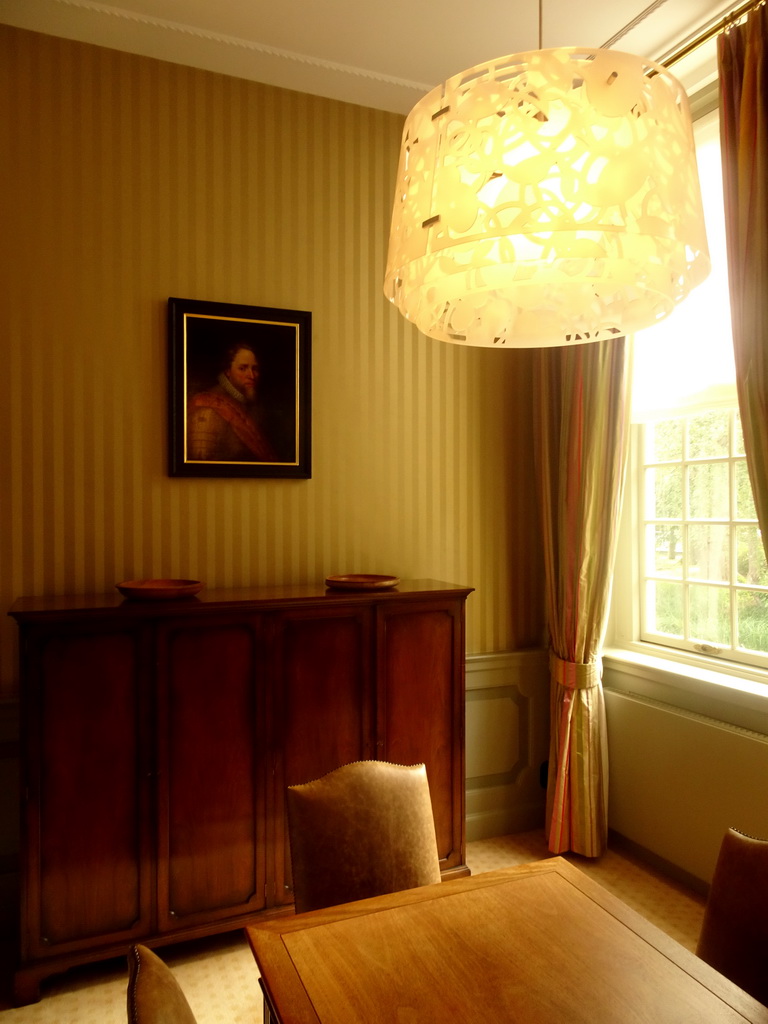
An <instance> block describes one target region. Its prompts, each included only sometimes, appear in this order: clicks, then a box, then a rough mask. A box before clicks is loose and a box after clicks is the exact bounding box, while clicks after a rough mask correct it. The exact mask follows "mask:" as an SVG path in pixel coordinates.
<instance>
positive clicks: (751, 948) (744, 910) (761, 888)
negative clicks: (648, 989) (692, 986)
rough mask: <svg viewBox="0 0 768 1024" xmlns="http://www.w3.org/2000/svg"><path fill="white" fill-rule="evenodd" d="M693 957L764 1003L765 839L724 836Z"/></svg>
mask: <svg viewBox="0 0 768 1024" xmlns="http://www.w3.org/2000/svg"><path fill="white" fill-rule="evenodd" d="M696 955H697V956H699V957H701V959H702V960H706V961H707V963H708V964H710V965H711V966H712V967H714V968H715V970H717V971H719V972H720V973H721V974H724V975H725V976H726V977H727V978H730V979H731V981H733V982H735V984H737V985H738V986H739V988H743V989H744V990H745V991H746V992H749V994H750V995H752V996H754V997H755V999H757V1000H759V1001H760V1002H761V1003H764V1004H766V1005H768V840H765V839H755V838H754V837H753V836H748V835H745V834H744V833H743V832H739V831H738V830H737V829H735V828H729V829H728V831H727V832H726V834H725V836H724V837H723V841H722V843H721V846H720V852H719V854H718V858H717V863H716V864H715V871H714V874H713V876H712V884H711V886H710V890H709V896H708V898H707V904H706V908H705V910H704V920H703V922H702V926H701V933H700V935H699V942H698V945H697V947H696Z"/></svg>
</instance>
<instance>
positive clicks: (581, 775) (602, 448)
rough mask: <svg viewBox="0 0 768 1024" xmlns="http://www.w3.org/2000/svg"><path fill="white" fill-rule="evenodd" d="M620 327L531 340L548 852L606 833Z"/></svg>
mask: <svg viewBox="0 0 768 1024" xmlns="http://www.w3.org/2000/svg"><path fill="white" fill-rule="evenodd" d="M629 363H630V359H629V348H628V346H627V344H626V341H625V339H624V338H620V339H618V340H615V341H608V342H596V343H593V344H588V345H575V346H570V347H564V348H550V349H540V350H539V351H538V352H537V353H536V356H535V371H534V373H535V377H534V399H535V403H536V406H535V419H534V424H535V453H536V472H537V482H538V490H539V497H540V501H541V512H542V523H543V534H544V536H543V540H544V562H545V572H546V602H547V616H548V621H549V643H550V686H551V723H550V727H551V740H550V757H549V778H548V785H547V830H548V843H549V849H550V850H551V851H552V852H553V853H563V852H564V851H566V850H573V851H574V852H575V853H580V854H583V855H584V856H587V857H597V856H599V855H600V854H601V853H602V852H603V851H604V849H605V845H606V839H607V832H608V820H607V818H608V815H607V808H608V778H607V773H608V755H607V735H606V727H605V706H604V701H603V688H602V681H601V677H602V665H601V659H600V649H601V644H602V639H603V634H604V631H605V624H606V620H607V614H608V604H609V599H610V587H611V575H612V571H613V562H614V556H615V550H616V544H615V540H616V532H617V529H618V521H619V513H620V510H621V499H622V492H623V484H624V468H625V464H626V455H627V450H628V438H629V380H630V377H629Z"/></svg>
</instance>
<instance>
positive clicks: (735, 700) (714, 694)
mask: <svg viewBox="0 0 768 1024" xmlns="http://www.w3.org/2000/svg"><path fill="white" fill-rule="evenodd" d="M658 650H659V649H658V648H657V647H654V646H653V645H652V644H642V643H639V642H638V643H635V644H632V645H631V646H627V647H625V648H619V647H610V648H606V649H605V650H604V651H603V669H604V673H603V681H604V684H605V687H606V689H607V690H615V691H618V692H622V693H630V694H635V695H637V696H640V697H647V698H650V699H652V700H657V701H661V702H663V703H664V704H669V705H671V706H673V707H677V708H680V709H682V710H685V711H691V712H693V713H695V714H700V715H706V716H707V717H708V718H715V719H717V720H718V721H722V722H726V723H728V724H730V725H735V726H738V727H740V728H744V729H749V730H751V731H753V732H758V733H761V734H763V735H766V736H768V672H763V671H761V670H759V669H751V670H745V671H743V672H742V671H741V670H740V666H734V665H727V666H726V665H723V667H722V668H718V669H717V670H715V669H712V668H710V667H709V665H704V664H700V663H699V662H698V659H696V658H695V657H691V658H690V659H686V660H684V661H683V660H682V659H679V658H674V657H669V656H667V657H663V656H660V655H659V653H658ZM701 661H702V662H703V661H704V659H701Z"/></svg>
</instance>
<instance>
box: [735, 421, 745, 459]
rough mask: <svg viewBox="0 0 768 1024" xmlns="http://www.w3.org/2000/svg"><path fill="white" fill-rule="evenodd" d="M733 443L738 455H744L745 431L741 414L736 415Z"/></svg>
mask: <svg viewBox="0 0 768 1024" xmlns="http://www.w3.org/2000/svg"><path fill="white" fill-rule="evenodd" d="M733 443H734V445H735V449H736V454H737V455H743V454H744V431H743V430H742V429H741V414H740V413H739V412H737V413H736V421H735V427H734V437H733Z"/></svg>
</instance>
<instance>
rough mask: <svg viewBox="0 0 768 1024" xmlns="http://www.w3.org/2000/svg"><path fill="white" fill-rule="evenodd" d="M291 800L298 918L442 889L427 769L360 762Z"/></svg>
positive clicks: (292, 794) (293, 791) (306, 786)
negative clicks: (434, 887) (427, 887)
mask: <svg viewBox="0 0 768 1024" xmlns="http://www.w3.org/2000/svg"><path fill="white" fill-rule="evenodd" d="M286 796H287V811H288V831H289V838H290V848H291V866H292V870H293V888H294V897H295V901H296V911H297V913H302V912H303V911H305V910H317V909H319V908H321V907H329V906H334V905H336V904H338V903H351V902H352V901H354V900H360V899H365V898H367V897H369V896H379V895H381V894H383V893H389V892H399V891H400V890H401V889H412V888H415V887H417V886H421V885H431V884H433V883H436V882H439V881H440V861H439V858H438V854H437V842H436V839H435V823H434V818H433V816H432V803H431V801H430V796H429V784H428V782H427V770H426V767H425V766H424V765H423V764H417V765H397V764H390V763H388V762H386V761H354V762H352V763H351V764H346V765H342V766H341V767H340V768H336V769H335V770H334V771H332V772H329V773H328V774H327V775H324V776H323V777H322V778H319V779H315V780H314V781H312V782H305V783H302V784H300V785H296V786H289V787H288V790H287V794H286Z"/></svg>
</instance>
